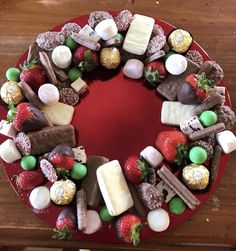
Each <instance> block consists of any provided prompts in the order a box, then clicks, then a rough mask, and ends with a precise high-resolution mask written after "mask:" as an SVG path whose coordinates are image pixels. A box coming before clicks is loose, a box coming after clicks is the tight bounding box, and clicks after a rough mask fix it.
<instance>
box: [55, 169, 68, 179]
mask: <svg viewBox="0 0 236 251" xmlns="http://www.w3.org/2000/svg"><path fill="white" fill-rule="evenodd" d="M56 173H57V176H58V177H59V178H60V179H67V178H68V177H69V170H67V169H65V168H59V167H58V168H56Z"/></svg>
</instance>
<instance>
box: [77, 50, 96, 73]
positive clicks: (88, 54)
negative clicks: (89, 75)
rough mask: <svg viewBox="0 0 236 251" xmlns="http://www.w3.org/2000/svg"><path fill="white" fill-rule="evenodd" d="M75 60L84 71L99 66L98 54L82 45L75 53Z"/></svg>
mask: <svg viewBox="0 0 236 251" xmlns="http://www.w3.org/2000/svg"><path fill="white" fill-rule="evenodd" d="M73 62H74V64H75V65H76V66H79V68H80V70H81V71H82V72H90V71H93V70H94V69H95V68H96V67H97V66H98V56H97V53H96V52H95V51H91V50H90V49H88V48H86V47H84V46H80V47H79V48H77V49H76V50H75V52H74V53H73Z"/></svg>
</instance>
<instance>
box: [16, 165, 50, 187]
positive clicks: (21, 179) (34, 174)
mask: <svg viewBox="0 0 236 251" xmlns="http://www.w3.org/2000/svg"><path fill="white" fill-rule="evenodd" d="M44 181H45V177H44V175H43V173H42V172H41V171H40V170H36V171H35V170H33V171H23V172H21V173H20V174H19V175H18V176H16V184H17V186H18V188H19V189H20V190H32V189H34V188H35V187H37V186H39V185H40V184H42V183H43V182H44Z"/></svg>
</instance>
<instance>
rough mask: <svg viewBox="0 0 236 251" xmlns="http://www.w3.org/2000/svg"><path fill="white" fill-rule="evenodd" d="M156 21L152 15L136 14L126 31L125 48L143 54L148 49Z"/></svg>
mask: <svg viewBox="0 0 236 251" xmlns="http://www.w3.org/2000/svg"><path fill="white" fill-rule="evenodd" d="M154 22H155V20H154V19H153V18H151V17H147V16H143V15H139V14H135V15H134V17H133V21H132V22H131V24H130V27H129V29H128V32H127V33H126V36H125V41H124V44H123V49H124V50H125V51H128V52H130V53H133V54H136V55H143V54H144V53H145V51H146V50H147V46H148V43H149V40H150V37H151V34H152V29H153V25H154Z"/></svg>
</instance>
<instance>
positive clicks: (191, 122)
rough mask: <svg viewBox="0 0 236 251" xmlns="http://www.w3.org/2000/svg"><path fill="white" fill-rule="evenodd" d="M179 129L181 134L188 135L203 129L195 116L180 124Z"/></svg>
mask: <svg viewBox="0 0 236 251" xmlns="http://www.w3.org/2000/svg"><path fill="white" fill-rule="evenodd" d="M180 129H181V131H182V132H183V133H185V134H187V135H189V134H191V133H193V132H196V131H200V130H202V129H204V128H203V126H202V124H201V122H200V121H199V119H198V117H197V116H194V117H192V118H191V119H188V120H186V121H184V122H181V123H180Z"/></svg>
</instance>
